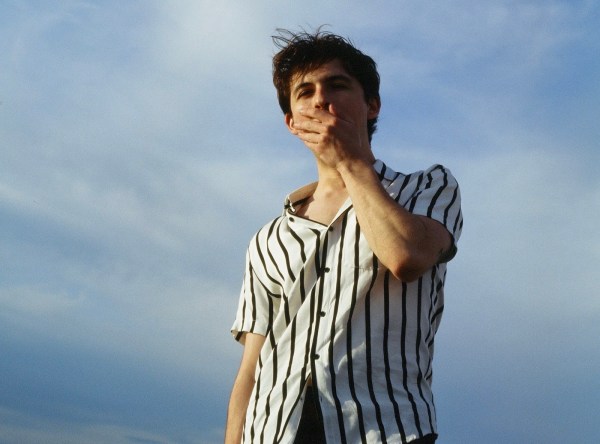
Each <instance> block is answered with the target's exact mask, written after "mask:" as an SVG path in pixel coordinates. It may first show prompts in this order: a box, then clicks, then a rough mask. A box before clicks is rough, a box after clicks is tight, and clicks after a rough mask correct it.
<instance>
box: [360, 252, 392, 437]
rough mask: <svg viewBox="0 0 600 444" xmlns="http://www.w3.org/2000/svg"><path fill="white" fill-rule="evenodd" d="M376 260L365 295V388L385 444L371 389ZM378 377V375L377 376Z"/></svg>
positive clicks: (376, 403)
mask: <svg viewBox="0 0 600 444" xmlns="http://www.w3.org/2000/svg"><path fill="white" fill-rule="evenodd" d="M376 267H377V258H376V257H375V255H373V275H372V277H371V285H370V287H369V290H368V291H367V293H366V295H365V351H366V362H367V386H368V388H369V396H370V397H371V402H372V403H373V405H374V406H375V418H376V420H377V425H378V426H379V435H380V439H381V442H382V443H383V444H387V439H386V433H385V427H384V425H383V420H382V418H381V407H380V406H379V403H378V402H377V398H376V397H375V389H374V387H373V379H374V375H373V358H372V353H373V352H372V350H373V344H372V343H371V291H372V289H373V286H374V285H375V280H376V277H377V268H376ZM377 376H379V375H377Z"/></svg>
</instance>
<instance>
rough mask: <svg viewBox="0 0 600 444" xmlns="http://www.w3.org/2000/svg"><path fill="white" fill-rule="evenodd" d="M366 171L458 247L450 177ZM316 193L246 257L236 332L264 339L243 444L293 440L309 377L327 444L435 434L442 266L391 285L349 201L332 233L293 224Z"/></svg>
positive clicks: (290, 203)
mask: <svg viewBox="0 0 600 444" xmlns="http://www.w3.org/2000/svg"><path fill="white" fill-rule="evenodd" d="M374 168H375V170H376V171H377V173H378V174H379V177H380V179H381V182H382V184H383V186H384V188H385V189H386V190H387V192H388V193H389V195H390V196H391V197H392V198H393V199H395V200H396V201H397V202H398V203H399V204H400V205H402V206H403V207H404V208H406V209H407V210H408V211H410V212H411V213H413V214H419V215H423V216H427V217H430V218H432V219H434V220H437V221H439V222H441V223H442V224H443V225H444V226H445V227H446V228H447V230H448V231H449V232H450V234H451V235H452V237H453V241H454V245H453V248H455V243H456V241H457V240H458V238H459V236H460V232H461V229H462V215H461V210H460V193H459V189H458V184H457V182H456V180H455V179H454V177H453V176H452V175H451V173H450V171H448V170H447V169H446V168H444V167H443V166H441V165H434V166H432V167H431V168H429V169H428V170H426V171H420V172H416V173H413V174H409V175H405V174H401V173H397V172H395V171H393V170H392V169H390V168H388V167H387V166H386V165H385V164H384V163H383V162H381V161H380V160H377V161H376V162H375V163H374ZM315 187H316V184H311V185H307V186H305V187H303V188H301V189H299V190H297V191H295V192H294V193H292V194H290V195H289V196H288V198H287V199H286V204H285V209H284V212H283V214H282V215H281V216H280V217H278V218H276V219H275V220H273V221H272V222H270V223H268V224H267V225H265V226H264V227H263V228H262V229H261V230H260V231H259V232H258V233H257V234H256V235H255V236H254V237H253V239H252V241H251V242H250V246H249V248H248V251H247V255H246V269H245V274H244V280H243V285H242V291H241V295H240V301H239V306H238V310H237V315H236V319H235V322H234V324H233V327H232V333H233V335H234V337H235V338H236V339H238V340H239V339H240V338H241V336H242V334H243V333H244V332H252V333H257V334H261V335H264V336H266V340H265V344H264V346H263V348H262V350H261V353H260V357H259V360H258V364H257V368H256V375H255V379H256V382H255V385H254V389H253V391H252V394H251V397H250V402H249V405H248V410H247V413H246V420H245V425H244V439H243V442H245V443H269V444H270V443H292V442H293V441H294V436H295V433H296V429H297V427H298V424H299V421H300V416H301V412H302V403H303V400H304V393H305V390H306V381H307V378H308V377H309V375H310V376H311V377H312V384H313V389H316V390H317V391H318V395H319V396H318V400H319V404H320V407H321V411H322V414H323V422H324V426H325V431H326V435H327V442H331V443H359V442H362V443H377V442H383V443H405V442H410V441H412V440H414V439H417V438H420V437H422V436H424V435H427V434H429V433H436V432H437V429H436V413H435V406H434V402H433V395H432V392H431V381H432V358H433V348H434V336H435V333H436V331H437V329H438V326H439V323H440V319H441V315H442V311H443V309H444V280H445V277H446V264H445V263H440V264H437V265H435V266H433V267H432V268H431V269H429V270H428V271H427V272H425V274H423V276H421V277H420V278H419V279H418V280H416V281H414V282H410V283H405V282H402V281H400V280H397V279H396V278H394V276H392V275H391V273H390V271H389V270H387V269H386V268H385V267H384V266H383V265H382V264H381V263H379V261H378V259H377V257H376V256H375V255H374V254H373V251H372V250H371V248H370V247H369V245H368V244H367V241H366V239H365V238H364V236H363V235H362V234H361V230H360V227H359V225H358V223H357V220H356V216H355V213H354V210H353V207H352V202H351V200H350V199H348V200H347V201H346V203H345V204H344V205H343V206H342V207H341V208H340V210H339V212H338V214H337V215H336V217H335V218H334V220H333V222H332V223H331V224H330V225H328V226H326V225H322V224H319V223H317V222H314V221H311V220H308V219H305V218H301V217H297V216H296V215H295V214H294V203H297V202H300V201H302V200H303V199H305V198H306V197H308V196H310V195H311V194H312V193H313V191H314V189H315Z"/></svg>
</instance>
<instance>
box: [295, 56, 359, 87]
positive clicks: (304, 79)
mask: <svg viewBox="0 0 600 444" xmlns="http://www.w3.org/2000/svg"><path fill="white" fill-rule="evenodd" d="M334 76H335V77H339V76H344V77H348V78H349V79H352V80H355V79H354V78H353V77H352V76H351V75H350V74H348V71H346V69H345V68H344V65H342V62H341V61H340V60H338V59H334V60H331V61H329V62H325V63H323V64H322V65H319V66H317V67H316V68H314V69H311V70H309V71H306V72H299V73H297V74H295V75H293V76H292V78H291V81H290V86H291V88H292V89H293V88H294V86H296V85H299V84H302V83H314V82H318V81H321V80H324V79H327V78H329V77H334Z"/></svg>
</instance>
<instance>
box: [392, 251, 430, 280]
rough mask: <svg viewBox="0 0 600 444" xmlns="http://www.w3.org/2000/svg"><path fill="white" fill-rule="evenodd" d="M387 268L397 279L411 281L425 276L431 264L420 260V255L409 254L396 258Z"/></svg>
mask: <svg viewBox="0 0 600 444" xmlns="http://www.w3.org/2000/svg"><path fill="white" fill-rule="evenodd" d="M387 268H388V269H389V270H390V273H391V274H392V275H393V276H394V277H395V278H396V279H398V280H400V281H402V282H406V283H410V282H414V281H416V280H417V279H419V278H420V277H421V276H423V274H424V273H425V272H426V271H427V270H428V269H429V268H430V266H429V265H428V263H426V262H424V261H422V260H420V259H419V257H418V256H416V255H409V254H407V255H405V256H402V257H396V258H394V260H392V261H391V262H390V264H389V266H388V267H387Z"/></svg>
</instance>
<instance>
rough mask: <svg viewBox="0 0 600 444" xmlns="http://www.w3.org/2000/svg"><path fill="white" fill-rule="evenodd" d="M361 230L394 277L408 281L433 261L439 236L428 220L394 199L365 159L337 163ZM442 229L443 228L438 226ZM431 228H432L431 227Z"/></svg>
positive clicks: (437, 252) (437, 254) (441, 248)
mask: <svg viewBox="0 0 600 444" xmlns="http://www.w3.org/2000/svg"><path fill="white" fill-rule="evenodd" d="M338 171H339V173H340V175H341V176H342V178H343V180H344V184H345V185H346V189H347V191H348V194H349V195H350V198H351V199H352V204H353V206H354V210H355V212H356V217H357V219H358V223H359V225H360V227H361V232H362V233H363V235H364V236H365V238H366V240H367V242H368V243H369V246H370V247H371V249H372V250H373V252H374V253H375V255H376V256H377V258H378V259H379V261H380V262H381V263H382V264H383V265H384V266H385V267H386V268H388V269H389V270H390V271H391V272H392V274H393V275H394V276H395V277H397V278H398V279H401V280H404V281H412V280H414V279H416V278H418V277H419V276H420V275H421V274H423V273H424V272H425V271H426V270H427V269H429V268H430V267H431V266H432V265H434V264H435V263H436V262H437V259H438V257H439V255H440V254H441V251H440V250H443V247H440V246H439V239H438V238H437V236H436V234H439V233H432V232H431V231H432V230H431V228H434V229H435V228H437V227H432V225H431V223H436V222H433V221H429V220H426V218H424V217H422V216H417V215H414V214H412V213H410V212H409V211H407V210H406V209H404V208H403V207H402V206H401V205H399V204H398V203H397V202H395V201H394V200H393V199H392V198H391V197H390V196H389V195H388V193H387V192H386V190H385V189H384V188H383V186H382V185H381V182H380V180H379V177H378V176H377V173H376V171H375V170H374V169H373V167H372V165H371V164H370V163H368V162H365V161H358V160H357V161H353V162H344V163H340V164H339V165H338ZM442 229H443V228H442ZM434 231H435V230H434Z"/></svg>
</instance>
